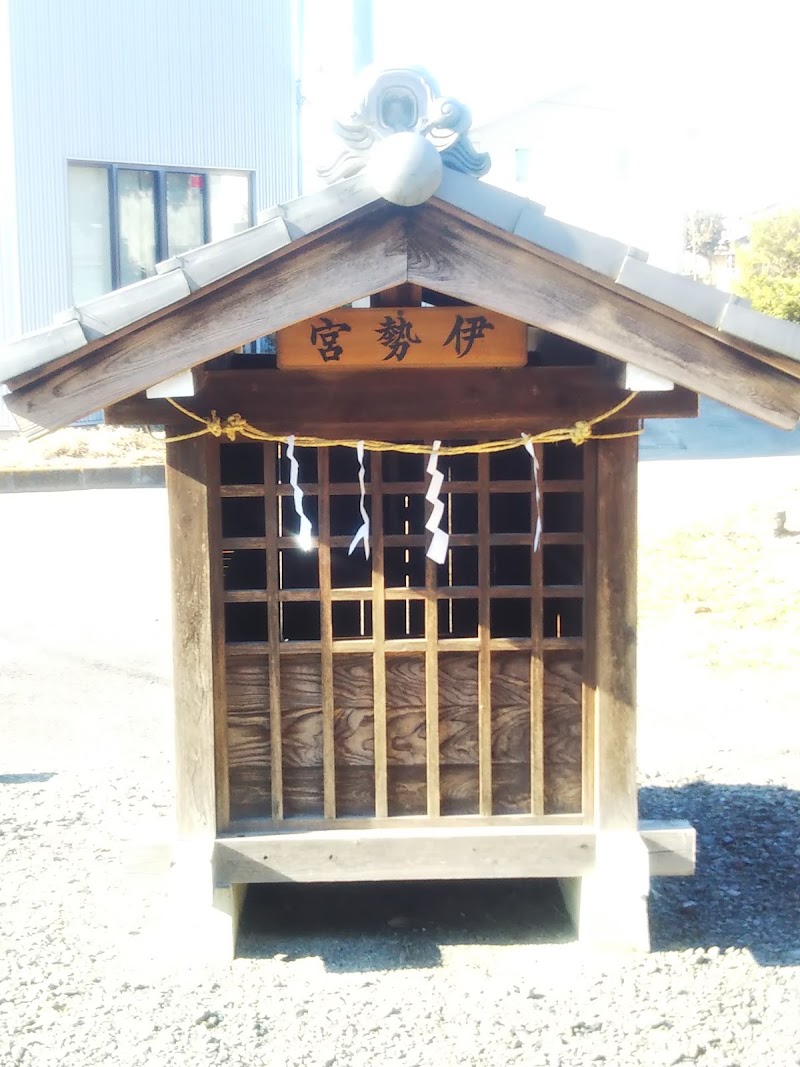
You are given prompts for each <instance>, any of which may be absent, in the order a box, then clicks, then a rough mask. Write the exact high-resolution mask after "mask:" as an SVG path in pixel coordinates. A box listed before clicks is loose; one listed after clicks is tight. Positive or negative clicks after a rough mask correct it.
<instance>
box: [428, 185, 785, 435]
mask: <svg viewBox="0 0 800 1067" xmlns="http://www.w3.org/2000/svg"><path fill="white" fill-rule="evenodd" d="M408 278H409V281H412V282H416V283H417V284H419V285H422V286H423V287H425V288H431V289H438V290H440V291H442V292H445V293H449V294H451V295H453V296H458V297H459V298H461V299H462V300H468V301H470V302H474V303H479V304H481V305H482V306H484V307H487V308H490V309H491V310H492V311H496V312H497V313H498V314H501V315H508V316H509V317H511V318H515V319H519V320H520V321H522V322H527V323H531V324H533V325H535V326H538V327H540V328H541V329H545V330H549V331H551V332H552V333H556V334H558V335H560V336H563V337H567V338H569V339H570V340H573V341H576V342H577V343H579V344H582V345H585V346H587V347H589V348H592V349H595V350H596V351H598V352H603V353H605V354H607V355H609V356H612V357H613V358H614V359H619V360H624V361H625V362H628V363H632V364H634V365H635V366H638V367H642V368H643V369H644V370H649V371H652V372H653V373H654V374H659V375H662V376H664V377H667V378H669V379H670V381H674V382H675V383H676V384H678V385H683V386H685V387H686V388H687V389H693V390H697V391H698V392H701V393H703V394H704V395H706V396H710V397H712V398H714V399H715V400H719V401H721V402H722V403H724V404H730V405H731V406H733V407H735V408H737V409H738V410H740V411H744V412H746V413H747V414H750V415H754V416H755V417H756V418H760V419H763V420H764V421H766V422H769V423H771V424H772V425H774V426H778V427H781V428H783V429H794V427H795V425H796V424H797V420H798V417H800V382H798V381H795V380H792V379H791V378H789V377H787V375H786V374H784V373H782V372H781V371H779V370H776V369H774V368H772V367H767V366H766V365H764V364H756V363H754V361H753V359H752V358H751V357H749V356H747V355H745V354H744V353H742V352H741V351H739V350H738V349H737V348H736V347H734V346H733V344H726V343H725V342H724V341H723V340H721V339H720V340H716V339H714V338H711V337H706V336H705V335H704V334H703V333H701V332H699V331H698V330H697V329H695V328H693V327H692V326H689V325H686V324H684V323H682V322H678V321H676V320H674V319H671V318H668V317H667V316H665V315H664V314H663V313H662V312H659V311H657V310H655V309H653V308H650V307H647V306H646V305H645V304H642V303H638V302H637V301H635V300H633V299H631V298H630V297H629V296H628V295H627V294H623V293H621V292H618V291H617V290H616V289H609V288H607V287H605V286H603V285H602V284H600V283H599V282H597V281H595V280H593V279H591V278H589V277H585V276H583V274H582V273H579V272H577V271H575V270H572V269H570V268H569V267H568V266H566V265H561V264H559V263H556V262H555V261H554V259H553V257H552V256H551V257H545V256H544V255H541V254H539V253H538V251H536V250H534V249H533V248H524V247H520V246H518V245H517V244H515V243H513V242H511V241H509V240H507V239H505V238H504V237H503V236H501V235H497V234H492V233H489V232H485V231H483V230H482V229H480V228H479V227H477V226H473V225H471V224H467V223H466V222H465V223H464V224H463V225H461V226H458V227H456V226H453V225H452V223H451V222H449V220H448V219H447V217H446V216H445V215H443V214H442V212H441V211H440V210H439V209H438V208H437V207H435V206H432V205H424V206H423V207H422V208H420V209H419V210H418V211H417V212H415V213H414V215H413V216H412V217H411V218H410V220H409V225H408Z"/></svg>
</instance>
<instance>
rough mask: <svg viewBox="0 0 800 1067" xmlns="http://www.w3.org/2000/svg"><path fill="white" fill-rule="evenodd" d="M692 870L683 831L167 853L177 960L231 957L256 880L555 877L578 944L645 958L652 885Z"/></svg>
mask: <svg viewBox="0 0 800 1067" xmlns="http://www.w3.org/2000/svg"><path fill="white" fill-rule="evenodd" d="M694 866H695V831H694V829H693V827H691V826H690V825H689V824H688V823H686V822H680V821H676V822H663V823H655V822H642V823H640V824H639V830H638V832H632V833H631V832H627V831H620V832H614V831H600V832H597V831H596V830H595V829H594V828H593V827H590V826H565V825H555V826H547V825H521V824H519V823H516V824H510V825H508V826H498V825H497V824H496V822H493V823H492V824H491V825H485V826H480V825H474V824H472V825H464V826H441V825H439V826H422V825H418V824H417V825H411V826H406V827H398V828H389V829H376V828H373V829H369V830H354V829H346V830H319V829H313V830H312V829H309V830H306V831H305V832H304V831H302V830H300V829H292V830H284V831H280V832H276V833H271V834H261V833H253V834H243V835H240V836H226V837H219V838H217V839H216V841H215V842H213V845H212V844H211V843H209V845H208V846H207V847H206V846H203V847H200V846H191V845H190V846H189V847H187V848H186V849H183V850H182V849H180V848H179V849H178V851H177V853H176V854H175V857H174V860H173V863H172V868H171V874H172V884H173V901H174V905H175V912H174V914H175V931H174V933H175V936H176V944H177V945H179V946H183V948H181V949H180V951H183V950H184V949H187V950H188V949H189V948H191V950H192V952H193V953H194V954H195V955H197V954H200V955H201V956H202V957H204V958H206V959H217V960H227V959H230V958H231V955H232V954H235V950H236V936H237V931H238V925H239V918H240V915H241V911H242V907H243V904H244V898H245V894H246V891H247V886H248V885H251V884H254V883H259V882H262V883H263V882H298V883H300V882H323V883H324V882H370V881H375V882H378V881H426V880H431V879H454V880H455V879H483V878H558V879H559V881H560V884H561V888H562V892H563V894H564V899H565V902H566V904H567V908H568V910H569V912H570V914H571V916H572V918H573V919H574V921H575V926H576V929H577V931H578V938H579V940H580V941H581V942H582V943H584V944H586V945H590V946H594V947H604V948H609V947H611V948H617V949H619V948H628V949H636V950H647V948H648V947H649V932H648V920H647V896H648V892H649V883H650V877H651V876H652V875H681V876H686V875H691V874H693V873H694Z"/></svg>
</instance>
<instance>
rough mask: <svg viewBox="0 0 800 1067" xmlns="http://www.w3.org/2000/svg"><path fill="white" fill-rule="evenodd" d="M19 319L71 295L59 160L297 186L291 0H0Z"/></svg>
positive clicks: (258, 185)
mask: <svg viewBox="0 0 800 1067" xmlns="http://www.w3.org/2000/svg"><path fill="white" fill-rule="evenodd" d="M6 2H9V3H10V40H11V90H12V107H13V122H14V136H15V161H14V163H15V173H16V184H17V202H16V216H17V228H18V235H19V237H18V243H19V288H20V293H21V309H20V323H19V328H20V329H22V330H23V331H27V330H31V329H36V328H37V327H39V326H43V325H45V324H47V323H48V322H49V321H50V319H51V317H52V315H53V313H54V312H56V311H58V310H60V309H62V308H64V307H66V306H68V304H69V303H70V278H69V245H68V239H69V227H68V219H67V160H70V159H72V160H76V159H77V160H81V159H86V160H99V161H105V162H114V163H149V164H153V165H162V166H163V165H172V166H184V167H196V168H198V169H201V168H214V167H219V168H234V169H240V170H251V171H254V172H255V184H254V199H255V204H254V207H255V210H256V212H257V211H258V210H260V209H262V208H265V207H268V206H269V205H271V204H274V203H276V202H278V201H280V200H283V199H288V198H290V197H292V196H293V195H295V194H296V191H297V152H296V141H297V138H296V125H297V122H296V120H297V98H296V78H297V76H296V72H295V71H294V70H293V31H294V27H293V4H292V2H291V0H136V2H135V3H127V2H123V0H69V2H65V0H6Z"/></svg>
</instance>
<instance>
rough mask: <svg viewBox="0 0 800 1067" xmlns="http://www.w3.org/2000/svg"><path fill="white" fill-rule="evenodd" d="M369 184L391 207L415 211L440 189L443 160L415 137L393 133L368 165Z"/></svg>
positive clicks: (373, 152) (372, 153)
mask: <svg viewBox="0 0 800 1067" xmlns="http://www.w3.org/2000/svg"><path fill="white" fill-rule="evenodd" d="M366 172H367V175H368V177H369V181H370V183H371V184H372V186H373V188H374V189H375V191H376V192H377V193H380V195H381V196H382V197H383V199H384V200H388V201H389V203H390V204H399V205H400V206H401V207H414V205H415V204H423V203H424V202H425V201H426V200H428V199H429V198H430V197H431V196H433V194H434V193H435V192H436V190H437V189H438V188H439V183H440V182H441V180H442V157H441V156H440V155H439V153H438V152H437V151H436V149H435V148H434V147H433V145H432V144H431V143H430V141H426V140H425V138H424V137H420V135H419V134H418V133H409V132H405V133H395V134H392V136H391V137H387V138H386V139H385V140H383V141H380V142H379V143H378V144H377V145H375V147H374V148H373V150H372V152H371V153H370V158H369V162H368V163H367V171H366Z"/></svg>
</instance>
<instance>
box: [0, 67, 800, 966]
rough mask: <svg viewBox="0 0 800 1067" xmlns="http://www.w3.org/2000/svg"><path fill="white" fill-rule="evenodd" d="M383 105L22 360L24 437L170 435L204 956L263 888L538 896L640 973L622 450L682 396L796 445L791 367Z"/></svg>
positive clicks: (659, 854)
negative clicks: (455, 885)
mask: <svg viewBox="0 0 800 1067" xmlns="http://www.w3.org/2000/svg"><path fill="white" fill-rule="evenodd" d="M382 79H383V80H381V79H379V80H378V82H377V83H376V85H375V86H374V87H373V90H372V95H371V96H369V97H368V100H367V103H366V104H365V117H364V124H365V128H367V127H369V129H370V130H371V131H372V134H371V136H372V141H371V142H370V144H371V146H372V147H371V148H370V145H367V147H366V148H365V147H364V139H363V138H362V139H359V138H358V137H357V136H355V134H353V136H352V140H353V143H354V144H355V145H356V147H352V146H351V147H350V148H348V149H347V151H346V152H345V157H346V158H345V163H348V161H349V163H348V166H349V173H350V175H351V176H350V177H343V178H341V179H340V180H335V181H334V182H333V184H331V186H330V187H329V188H328V189H327V190H325V191H323V192H321V193H318V194H313V195H311V196H309V197H305V198H303V199H302V200H300V201H296V202H294V203H293V204H289V205H284V206H283V207H282V208H281V209H280V210H276V211H275V212H273V213H271V214H270V215H269V216H268V217H267V218H266V219H265V220H264V221H263V222H262V223H261V224H260V225H259V226H258V227H255V228H254V229H253V230H250V231H247V232H246V233H244V234H240V235H238V236H237V237H235V238H231V239H229V240H227V241H223V242H218V243H217V244H216V245H210V246H207V247H205V248H202V249H198V250H197V251H196V252H191V253H187V254H186V255H185V256H183V257H180V258H179V259H178V260H173V261H169V262H168V263H166V264H163V265H161V266H160V267H159V274H158V275H156V277H154V278H153V279H148V280H146V281H145V282H142V283H139V284H137V285H135V286H131V287H128V289H123V290H120V291H119V292H117V293H112V294H109V295H108V296H107V297H103V298H100V299H99V300H98V301H95V302H93V303H92V304H91V305H86V306H84V307H82V308H78V309H75V310H74V311H73V312H71V313H68V314H67V315H66V316H64V317H63V318H62V320H61V321H60V322H59V323H58V324H56V325H54V327H53V328H52V329H50V330H49V331H45V332H43V333H41V334H38V335H33V336H32V337H28V338H22V339H21V340H20V341H18V342H16V343H15V345H12V346H10V347H9V350H8V353H7V355H6V368H7V373H6V378H7V380H8V382H9V385H10V389H11V393H10V395H9V398H8V401H9V406H10V407H11V409H12V410H13V411H14V412H15V413H16V415H17V416H18V418H19V420H20V423H21V424H22V425H23V426H24V427H25V428H26V429H27V432H29V433H31V434H33V435H35V434H39V433H42V432H47V431H48V430H51V429H53V428H55V427H57V426H61V425H64V424H66V423H68V422H70V421H72V420H74V419H75V418H77V417H79V416H82V415H85V414H87V413H88V412H90V411H93V410H96V409H97V408H99V407H103V408H105V411H106V418H107V420H108V421H109V422H112V423H116V424H134V425H136V424H149V425H163V426H165V427H166V431H167V436H168V439H169V440H170V443H169V444H168V446H167V489H168V495H169V507H170V522H171V530H172V540H171V552H172V562H173V594H174V595H173V603H174V643H175V683H174V684H175V704H176V774H177V832H178V844H177V846H176V862H175V871H176V877H178V878H179V879H182V880H181V882H180V884H181V885H182V886H183V893H184V894H185V895H184V897H183V901H182V909H181V910H182V911H183V912H184V918H186V917H187V916H188V917H189V918H188V919H187V921H190V922H191V923H193V924H194V926H193V927H192V929H193V930H194V931H195V936H196V938H199V939H200V940H201V941H202V942H203V943H206V944H207V945H208V946H209V949H210V948H211V946H212V945H217V946H218V945H219V944H223V945H224V946H227V950H228V951H230V950H231V948H232V947H233V945H234V944H235V935H236V924H237V921H238V914H239V909H240V907H241V901H242V899H243V896H244V890H245V888H246V887H247V885H249V884H252V883H257V882H274V881H298V882H308V881H311V882H327V881H338V880H345V881H349V880H357V881H370V880H375V881H379V880H383V879H432V878H454V879H455V878H505V877H555V878H559V879H561V880H562V884H563V887H564V892H565V896H566V898H567V900H568V902H569V903H570V906H571V907H572V908H573V912H574V914H575V916H576V920H577V922H578V926H579V933H580V936H581V937H582V938H583V939H585V940H586V941H591V942H594V943H603V944H616V945H626V946H632V947H640V948H641V947H646V946H647V944H648V924H647V892H648V885H649V878H650V876H651V875H652V874H655V875H670V874H673V875H685V874H689V873H691V872H692V871H693V869H694V831H693V830H692V828H691V827H689V826H688V825H687V824H681V823H672V824H663V825H654V824H650V825H648V824H640V823H639V820H638V813H637V789H636V722H635V720H636V715H635V650H636V566H637V564H636V537H637V535H636V480H637V473H636V472H637V454H638V437H637V433H638V431H639V430H640V428H641V426H642V420H644V419H648V418H662V417H676V416H681V417H692V416H694V415H695V414H696V412H697V392H698V391H700V392H703V393H706V394H707V395H709V396H713V397H716V398H717V399H719V400H722V401H723V402H726V403H729V404H732V405H733V406H736V407H738V408H740V409H741V410H744V411H747V412H749V413H751V414H754V415H757V416H758V417H761V418H764V419H767V420H768V421H770V422H772V423H774V424H776V425H781V426H786V427H789V426H792V425H794V424H795V423H796V421H797V418H798V414H799V413H800V363H798V362H797V359H796V357H795V356H794V355H792V353H791V351H788V352H787V346H788V347H789V348H790V347H791V345H792V344H794V343H795V340H796V339H794V340H793V337H788V335H787V336H786V337H784V335H781V337H779V338H777V340H775V343H774V346H772V347H770V345H768V344H767V343H765V337H768V338H769V337H771V336H772V335H771V334H768V333H764V329H766V327H764V326H763V323H761V324H760V325H759V323H756V324H755V325H756V326H758V327H759V329H761V330H762V333H761V334H758V335H757V336H756V334H757V331H756V329H755V326H753V327H752V330H751V333H750V336H748V333H747V329H746V328H745V327H747V326H748V323H749V322H750V321H751V320H749V319H747V318H746V316H745V318H744V319H742V317H741V316H742V314H743V312H742V311H741V309H740V310H738V311H735V315H738V316H739V318H738V319H735V316H734V319H735V321H736V322H738V323H739V327H738V329H739V332H738V333H737V332H735V330H734V329H733V326H731V329H730V330H726V329H724V328H722V327H721V326H720V325H719V321H722V322H723V325H724V323H725V322H728V319H722V320H720V316H722V315H723V313H724V315H729V314H731V312H730V310H729V309H728V308H727V305H726V307H725V308H717V304H716V301H717V300H718V298H720V297H721V296H722V294H716V293H715V292H714V291H711V290H709V291H708V297H707V296H706V295H705V294H704V293H702V292H699V290H700V289H702V288H703V287H699V286H695V285H694V283H691V282H687V281H686V280H685V279H675V278H673V277H672V276H671V275H666V274H665V272H663V271H658V270H657V269H656V268H648V265H647V264H646V263H645V262H644V260H643V259H642V257H641V254H640V253H638V252H636V250H631V249H628V248H627V247H625V246H622V245H619V244H618V243H617V242H614V241H609V240H607V239H605V238H600V237H597V236H595V235H591V234H586V233H585V232H584V231H579V230H576V229H574V228H572V227H568V226H566V225H565V224H560V223H556V222H555V221H554V220H550V219H547V218H546V217H545V216H544V215H543V213H542V210H541V209H540V208H539V207H538V205H532V204H529V202H527V201H522V200H520V198H518V197H514V196H512V195H511V194H508V193H503V192H501V191H500V190H496V189H494V188H493V187H492V186H490V185H488V184H486V183H484V182H481V181H479V180H478V177H477V176H476V175H478V174H479V173H481V172H482V170H483V169H485V164H486V161H485V160H484V158H483V157H481V156H479V155H478V154H477V153H475V152H474V150H472V149H471V147H470V146H469V142H468V140H467V138H466V134H465V126H464V124H463V122H461V125H460V126H459V124H458V121H457V119H458V113H457V112H456V113H455V115H456V118H453V114H454V113H453V112H452V110H451V111H449V112H447V114H448V115H450V119H448V120H447V121H449V122H451V123H454V125H453V124H451V126H449V127H448V126H447V121H445V119H446V116H445V114H444V112H441V109H440V112H441V113H440V112H436V114H438V115H439V119H438V120H437V121H439V122H440V125H439V126H434V129H435V130H438V134H437V136H436V137H426V136H423V134H422V133H420V132H416V131H417V127H418V125H419V123H421V122H422V119H421V118H420V117H419V116H424V114H426V113H428V112H430V111H431V110H432V109H433V110H434V111H435V109H436V106H437V104H436V98H435V93H434V90H433V89H432V88H431V86H430V85H429V84H428V83H427V82H425V81H424V79H421V78H420V75H419V74H418V73H413V72H389V74H387V75H383V76H382ZM387 79H388V81H387ZM390 91H391V92H392V93H394V94H395V96H397V98H398V99H400V100H401V102H402V101H403V100H405V101H406V104H408V109H407V111H406V112H404V111H403V110H402V108H401V109H400V111H399V112H396V113H397V114H400V115H401V116H402V115H403V114H406V115H407V121H408V123H409V124H410V125H408V128H406V126H402V128H400V129H399V130H398V129H397V128H396V127H394V126H392V127H389V126H385V125H384V126H383V127H382V126H381V122H382V120H381V119H380V116H381V115H382V114H383V112H382V110H381V107H382V103H381V101H382V100H384V101H385V97H384V96H382V95H381V94H386V93H387V92H390ZM409 101H410V103H409ZM411 104H413V108H412V107H411ZM415 109H416V110H415ZM426 109H427V110H426ZM393 113H395V112H393ZM414 115H417V116H418V117H417V118H414ZM412 120H413V121H412ZM396 121H397V122H400V119H399V118H398V119H397V120H396ZM403 121H405V120H403ZM459 121H460V120H459ZM420 128H421V127H420ZM348 129H349V130H351V133H352V127H348ZM345 132H347V131H345ZM379 134H380V136H379ZM396 138H400V139H401V142H402V143H400V144H399V147H398V142H397V140H396ZM367 140H368V141H369V138H368V139H367ZM387 144H388V145H389V146H390V149H391V152H389V149H386V148H385V146H386V145H387ZM420 145H423V146H427V147H426V148H425V149H424V150H423V149H420ZM404 146H405V147H404ZM428 149H430V151H428ZM370 151H372V152H373V153H375V154H376V158H378V160H379V162H381V167H378V168H373V166H372V162H371V159H370V156H369V152H370ZM362 152H364V153H366V155H365V158H364V159H361V161H360V164H359V153H362ZM387 153H389V155H390V158H389V160H388V163H387V160H386V158H384V157H386V156H387ZM365 162H366V167H365V166H364V163H365ZM389 164H391V166H390V165H389ZM337 166H338V167H339V170H340V171H341V168H342V167H343V166H344V163H342V161H339V163H338V164H337ZM470 169H471V172H470ZM465 171H466V172H467V173H465ZM331 173H332V177H333V178H334V179H336V178H337V176H338V172H337V170H336V167H334V168H333V170H332V172H331ZM387 175H388V176H387ZM429 186H430V187H432V188H428V187H429ZM659 286H660V287H661V288H659ZM686 286H689V288H688V289H687V288H686ZM709 299H710V301H711V303H710V304H708V300H709ZM704 301H706V303H704ZM712 305H713V306H712ZM745 310H748V314H749V315H751V316H753V320H756V319H757V320H762V319H764V317H763V316H757V315H755V313H754V312H750V311H749V309H745ZM714 316H716V318H714ZM734 319H731V320H730V322H729V325H730V324H731V323H733V322H734ZM712 320H713V321H712ZM751 325H752V323H751ZM768 325H769V324H768ZM783 325H788V324H781V326H783ZM748 329H749V327H748ZM753 337H755V340H754V339H753ZM787 338H788V339H787ZM259 339H261V340H259ZM264 339H266V340H264ZM798 354H800V347H798ZM9 368H10V369H11V373H8V369H9ZM192 368H193V369H192ZM634 376H638V382H637V383H636V386H635V388H632V386H633V385H634V383H633V380H632V379H633V377H634ZM554 431H560V432H554ZM361 442H363V443H364V447H363V450H362V449H359V447H358V446H359V443H361ZM487 442H506V443H507V447H503V448H502V449H499V450H497V451H492V450H491V449H489V450H487V448H486V446H487ZM395 445H402V446H410V447H409V449H408V450H406V451H402V450H401V451H396V450H394V449H393V447H392V446H395ZM526 445H527V446H528V447H526ZM512 446H513V447H512ZM452 449H455V452H451V451H450V450H452ZM434 542H435V546H436V547H435V548H434ZM190 903H191V904H192V906H189V905H190Z"/></svg>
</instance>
